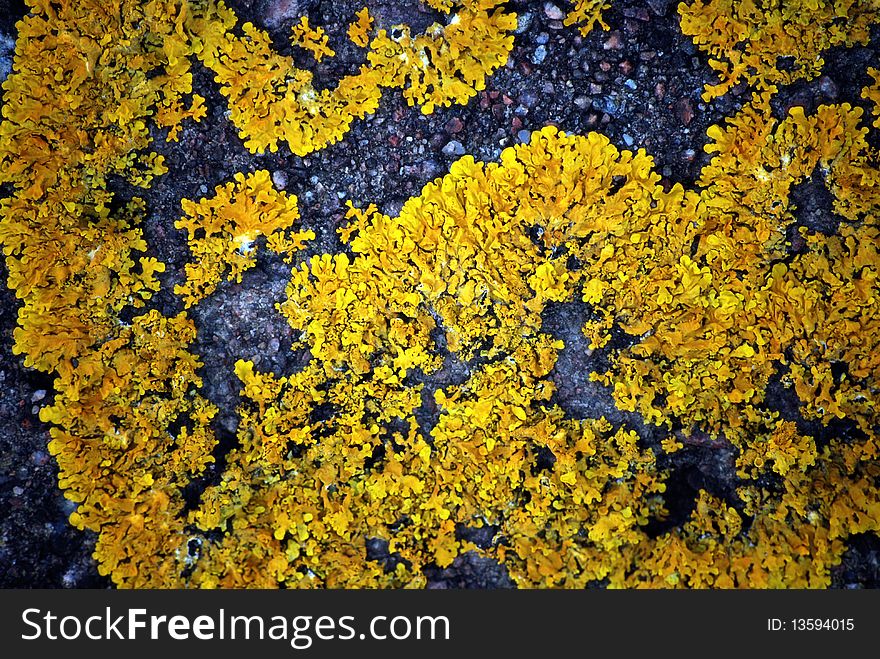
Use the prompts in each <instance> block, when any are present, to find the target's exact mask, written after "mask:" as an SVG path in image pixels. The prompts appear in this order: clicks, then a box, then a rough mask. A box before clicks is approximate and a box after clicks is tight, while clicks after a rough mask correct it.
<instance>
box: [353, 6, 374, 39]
mask: <svg viewBox="0 0 880 659" xmlns="http://www.w3.org/2000/svg"><path fill="white" fill-rule="evenodd" d="M356 17H357V18H356V20H355V21H353V22H352V23H351V24H350V25H349V26H348V38H349V39H350V40H351V42H352V43H353V44H354V45H355V46H360V47H361V48H366V47H367V46H368V45H370V33H371V32H372V30H373V17H372V16H370V10H369V9H367V8H366V7H364V8H363V9H361V10H360V11H359V12H358V13H357V14H356Z"/></svg>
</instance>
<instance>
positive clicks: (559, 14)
mask: <svg viewBox="0 0 880 659" xmlns="http://www.w3.org/2000/svg"><path fill="white" fill-rule="evenodd" d="M544 15H545V16H546V17H547V18H549V19H550V20H551V21H561V20H562V19H563V18H565V12H563V11H562V10H561V9H560V8H559V7H557V6H556V5H554V4H553V3H552V2H545V3H544Z"/></svg>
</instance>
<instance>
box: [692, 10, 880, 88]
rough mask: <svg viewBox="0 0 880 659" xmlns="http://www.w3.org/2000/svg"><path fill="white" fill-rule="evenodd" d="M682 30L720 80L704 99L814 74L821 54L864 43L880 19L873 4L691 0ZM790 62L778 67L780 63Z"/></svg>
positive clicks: (710, 86)
mask: <svg viewBox="0 0 880 659" xmlns="http://www.w3.org/2000/svg"><path fill="white" fill-rule="evenodd" d="M678 12H679V14H681V30H682V32H684V33H685V34H686V35H687V36H689V37H691V38H692V39H693V40H694V43H695V44H696V45H697V46H698V47H699V48H700V49H701V50H703V51H705V52H706V53H708V55H709V57H710V59H709V65H710V66H711V67H712V68H713V69H714V70H715V71H717V72H718V75H719V77H720V79H721V82H720V83H719V84H717V85H707V87H706V90H705V91H704V92H703V99H704V100H707V101H708V100H710V99H712V98H715V97H716V96H721V95H722V94H724V93H726V92H727V91H728V90H729V89H730V88H731V87H733V86H734V85H736V84H737V83H738V82H740V81H744V82H747V83H748V84H750V85H757V86H758V88H759V89H762V90H763V89H767V88H768V87H770V86H772V85H779V84H788V83H791V82H794V81H795V80H803V79H806V80H809V79H812V78H815V77H816V76H818V75H819V73H820V72H821V70H822V66H823V64H824V61H823V59H822V52H823V51H825V50H827V49H828V48H831V47H832V46H839V45H846V46H852V45H854V44H857V43H860V44H866V43H867V42H868V39H869V37H870V35H869V27H870V25H871V24H872V23H875V22H877V20H878V18H880V9H878V7H877V4H876V2H874V1H873V0H833V1H826V0H781V1H780V0H749V1H748V2H740V1H739V0H707V1H704V0H694V2H690V3H687V2H682V3H681V4H679V6H678ZM784 58H786V59H789V58H790V59H791V60H792V62H790V63H787V65H785V66H783V65H782V64H783V63H782V61H781V60H782V59H784Z"/></svg>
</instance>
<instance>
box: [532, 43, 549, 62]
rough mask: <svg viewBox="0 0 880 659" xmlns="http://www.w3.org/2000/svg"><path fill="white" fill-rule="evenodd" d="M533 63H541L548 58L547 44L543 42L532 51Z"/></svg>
mask: <svg viewBox="0 0 880 659" xmlns="http://www.w3.org/2000/svg"><path fill="white" fill-rule="evenodd" d="M531 59H532V64H540V63H541V62H543V61H544V60H545V59H547V46H544V45H543V44H542V45H540V46H538V47H537V48H535V52H534V53H532V58H531Z"/></svg>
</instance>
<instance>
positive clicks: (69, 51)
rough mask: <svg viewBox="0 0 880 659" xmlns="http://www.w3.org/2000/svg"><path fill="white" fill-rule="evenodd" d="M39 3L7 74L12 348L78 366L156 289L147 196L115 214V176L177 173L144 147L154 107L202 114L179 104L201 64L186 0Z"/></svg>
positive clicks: (5, 213)
mask: <svg viewBox="0 0 880 659" xmlns="http://www.w3.org/2000/svg"><path fill="white" fill-rule="evenodd" d="M31 9H32V12H31V14H30V15H29V16H27V17H25V18H24V19H23V20H22V21H21V22H20V23H19V24H18V32H19V39H18V42H17V46H16V55H15V61H14V67H15V71H14V73H13V74H12V75H11V76H10V77H9V78H8V79H7V80H6V81H5V82H4V83H3V89H4V92H5V103H4V106H3V115H4V121H3V124H2V132H0V163H2V164H0V171H2V175H0V181H2V182H6V183H12V184H13V185H14V187H15V195H14V196H13V197H9V198H6V199H4V200H3V201H2V202H0V204H2V220H0V242H2V244H3V250H4V253H5V255H6V263H7V267H8V268H9V279H8V284H9V286H10V287H11V288H13V289H15V291H16V294H17V295H18V297H19V298H21V300H22V308H21V310H20V312H19V326H18V328H16V330H15V345H14V347H13V350H14V351H15V352H16V353H17V354H24V355H25V363H26V364H27V365H28V366H35V367H37V368H40V369H42V370H46V371H52V370H60V371H62V372H67V371H69V369H70V368H71V363H72V360H74V359H76V358H78V357H79V356H81V355H82V354H84V353H85V352H86V351H88V350H89V347H90V346H91V345H93V344H95V343H96V342H100V341H102V340H103V339H104V337H105V336H107V335H108V333H111V332H113V331H114V330H115V327H116V324H117V320H116V319H117V317H118V314H119V312H120V311H121V310H122V309H124V308H126V307H129V306H131V307H135V308H137V307H140V306H142V305H143V304H144V302H145V301H146V300H148V299H149V298H150V296H151V295H152V293H153V291H155V290H156V289H157V287H158V282H157V280H156V279H155V274H156V273H157V272H162V270H163V269H164V266H163V265H162V264H161V263H158V262H157V261H156V260H155V259H153V258H148V257H142V256H138V254H139V253H143V252H144V251H145V250H146V243H145V242H144V240H143V238H142V236H141V231H140V229H139V228H138V224H139V222H140V217H141V214H142V210H143V204H142V202H141V201H140V200H139V199H137V198H135V199H133V200H132V201H131V203H129V204H127V205H126V206H125V207H124V208H123V209H122V210H120V211H116V212H112V211H111V204H112V201H113V196H112V194H111V193H109V192H108V191H107V189H106V181H107V177H109V176H111V175H118V176H122V177H123V178H125V179H126V180H128V181H130V182H131V183H133V184H136V185H142V186H146V185H149V182H150V180H151V179H152V177H153V176H155V175H159V174H161V173H163V172H164V171H165V167H164V164H163V161H162V158H161V156H157V155H156V154H152V153H146V152H145V151H144V150H145V149H146V147H147V146H148V145H149V141H150V138H149V127H148V123H149V120H150V116H151V114H152V115H153V116H154V117H155V121H156V122H157V123H158V124H159V125H160V126H164V127H170V128H171V130H172V132H173V131H174V130H175V128H174V126H173V125H171V124H172V122H174V121H177V120H180V119H182V118H183V117H185V116H192V117H194V118H198V116H200V114H201V111H200V110H199V109H198V108H199V107H200V101H199V99H198V98H197V97H193V102H192V112H189V111H186V112H179V110H180V108H182V107H183V99H184V98H185V97H186V96H187V95H189V94H190V92H191V76H190V74H189V64H188V62H187V60H186V59H185V58H183V59H181V58H179V57H177V56H176V53H178V51H179V44H180V35H179V28H180V26H181V25H182V23H183V22H184V21H185V14H186V12H185V8H184V7H182V6H181V5H180V4H179V3H176V2H171V1H158V0H154V1H153V2H149V3H137V2H127V1H126V2H121V3H118V6H113V7H111V6H108V5H107V4H106V3H104V4H102V3H95V2H79V3H58V4H50V3H43V2H33V3H32V4H31ZM132 53H137V58H136V59H135V60H133V59H132ZM47 75H51V76H53V79H52V82H51V84H47V82H46V76H47ZM172 81H173V84H172Z"/></svg>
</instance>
